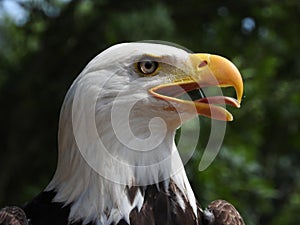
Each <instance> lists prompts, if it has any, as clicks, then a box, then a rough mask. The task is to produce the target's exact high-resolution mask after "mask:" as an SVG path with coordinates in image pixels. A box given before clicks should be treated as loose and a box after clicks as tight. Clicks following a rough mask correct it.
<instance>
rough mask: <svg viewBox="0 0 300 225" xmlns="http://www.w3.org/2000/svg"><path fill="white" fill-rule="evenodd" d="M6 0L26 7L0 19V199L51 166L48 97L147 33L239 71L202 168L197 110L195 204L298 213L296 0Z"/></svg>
mask: <svg viewBox="0 0 300 225" xmlns="http://www.w3.org/2000/svg"><path fill="white" fill-rule="evenodd" d="M10 1H14V2H15V3H16V4H18V5H19V6H20V7H21V8H22V9H23V10H24V12H26V16H25V17H24V18H23V19H21V20H18V21H14V20H13V19H12V18H10V17H9V16H6V15H5V14H3V12H2V15H1V20H0V109H1V110H0V138H1V141H0V206H5V205H12V204H21V203H23V202H25V201H27V200H29V199H31V198H32V197H33V196H35V195H36V194H38V193H39V192H40V191H41V190H43V188H44V187H45V186H46V185H47V183H48V182H49V180H50V179H51V177H52V176H53V173H54V171H55V167H56V160H57V127H58V117H59V111H60V107H61V104H62V101H63V98H64V95H65V93H66V91H67V90H68V88H69V86H70V85H71V83H72V81H73V80H74V79H75V77H76V76H77V75H78V74H79V73H80V71H81V70H82V69H83V68H84V66H85V65H86V64H87V63H88V62H89V61H90V60H91V59H92V58H93V57H94V56H95V55H96V54H98V53H99V52H101V51H102V50H104V49H106V48H107V47H109V46H111V45H113V44H116V43H120V42H127V41H138V40H145V39H148V40H149V39H150V40H153V39H158V40H164V41H170V42H175V43H177V44H180V45H182V46H185V47H186V48H188V49H190V50H192V51H194V52H209V53H215V54H219V55H223V56H226V57H227V58H229V59H230V60H232V61H233V62H234V63H235V64H236V65H237V67H238V68H239V69H240V71H241V73H242V75H243V78H244V84H245V93H244V99H243V102H242V107H241V109H238V110H236V109H232V108H231V109H230V111H231V112H232V113H233V114H234V118H235V120H234V121H233V122H230V123H228V124H227V132H226V136H225V140H224V143H223V147H222V149H221V152H220V153H219V154H218V156H217V158H216V159H215V161H214V162H213V164H212V165H211V166H210V167H209V168H208V169H207V170H205V171H203V172H199V171H198V165H199V161H200V158H201V155H202V152H203V149H204V148H205V143H206V140H207V138H208V134H209V133H210V120H209V119H206V118H201V126H202V127H201V138H200V143H199V146H198V148H199V149H198V151H197V152H196V153H195V154H194V156H193V157H192V159H191V160H190V161H189V163H188V164H187V165H186V170H187V173H188V176H189V178H190V181H191V184H192V186H193V189H194V190H195V194H196V196H197V198H198V200H199V202H200V203H201V204H202V205H203V206H206V205H207V204H208V203H209V202H210V201H212V200H214V199H217V198H223V199H226V200H228V201H230V202H232V203H233V204H234V205H235V206H236V207H237V208H238V209H239V211H240V212H241V214H242V216H243V217H244V218H245V222H246V224H248V225H256V224H264V225H283V224H284V225H287V224H291V225H292V224H298V223H299V222H298V221H300V213H299V212H300V169H299V168H300V165H299V164H300V151H299V150H300V137H299V126H300V123H299V122H300V121H299V117H300V62H299V56H298V55H299V51H300V41H299V38H300V20H299V15H300V1H299V0H282V1H275V0H273V1H271V0H259V1H258V0H245V1H238V0H236V1H234V0H231V1H229V0H228V1H224V0H223V1H221V0H214V1H209V0H206V1H203V0H202V1H201V0H198V1H196V0H186V1H179V0H177V1H175V0H172V1H171V0H169V1H167V0H166V1H151V0H144V1H140V0H132V1H120V0H119V1H117V0H112V1H108V0H99V1H89V0H81V1H79V0H78V1H75V0H74V1H70V2H69V1H59V0H53V1H50V0H48V1H46V0H40V1H17V0H10ZM3 3H4V1H3V0H0V10H2V9H3V7H4V6H3Z"/></svg>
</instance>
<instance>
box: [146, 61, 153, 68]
mask: <svg viewBox="0 0 300 225" xmlns="http://www.w3.org/2000/svg"><path fill="white" fill-rule="evenodd" d="M144 66H145V68H146V69H147V70H150V69H152V67H153V66H154V63H153V62H151V61H147V62H145V63H144Z"/></svg>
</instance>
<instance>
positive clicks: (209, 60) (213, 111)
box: [149, 54, 243, 121]
mask: <svg viewBox="0 0 300 225" xmlns="http://www.w3.org/2000/svg"><path fill="white" fill-rule="evenodd" d="M189 60H190V62H189V63H190V65H191V68H192V69H191V71H189V73H190V74H185V75H180V76H179V77H177V79H176V80H174V81H173V82H172V83H166V84H161V85H158V86H156V87H153V88H151V89H150V90H149V92H150V93H151V94H152V95H153V96H155V97H157V98H159V99H163V100H166V101H170V102H173V103H176V104H179V105H180V106H181V107H183V108H185V109H187V110H188V109H190V108H191V107H193V108H195V109H196V112H197V113H198V114H199V115H203V116H207V117H210V118H213V119H218V120H224V121H231V120H233V117H232V115H231V113H230V112H228V111H227V110H226V109H225V108H223V107H222V106H220V104H223V105H224V104H229V105H232V106H235V107H237V108H239V107H240V103H241V100H242V96H243V81H242V77H241V74H240V73H239V71H238V69H237V68H236V67H235V65H234V64H233V63H232V62H230V61H229V60H227V59H225V58H223V57H221V56H218V55H210V54H191V55H190V56H189ZM209 86H216V87H234V89H235V92H236V99H234V98H231V97H224V96H223V95H222V96H211V97H205V96H202V97H200V98H199V99H196V100H184V99H180V98H178V97H180V96H181V95H183V94H184V93H187V92H190V91H193V90H197V89H200V88H203V87H209Z"/></svg>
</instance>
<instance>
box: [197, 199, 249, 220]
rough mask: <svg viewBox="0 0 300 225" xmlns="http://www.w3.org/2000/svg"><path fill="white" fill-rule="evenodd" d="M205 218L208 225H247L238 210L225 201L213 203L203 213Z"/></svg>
mask: <svg viewBox="0 0 300 225" xmlns="http://www.w3.org/2000/svg"><path fill="white" fill-rule="evenodd" d="M203 217H204V221H205V222H204V224H207V225H245V223H244V221H243V218H242V217H241V216H240V214H239V212H238V211H237V210H236V208H234V206H233V205H232V204H230V203H229V202H227V201H225V200H215V201H213V202H211V203H210V204H209V205H208V207H207V209H205V210H204V211H203Z"/></svg>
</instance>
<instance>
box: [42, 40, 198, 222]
mask: <svg viewBox="0 0 300 225" xmlns="http://www.w3.org/2000/svg"><path fill="white" fill-rule="evenodd" d="M145 55H152V56H155V57H158V58H159V59H160V60H161V61H162V62H163V63H165V64H166V65H167V64H168V65H171V66H172V65H176V68H179V69H180V70H184V69H185V67H187V66H188V60H187V59H188V53H187V52H186V51H184V50H182V49H179V48H175V47H171V46H166V45H160V44H150V43H126V44H119V45H115V46H113V47H111V48H109V49H107V50H105V51H104V52H102V53H101V54H99V55H98V56H96V57H95V58H94V59H93V60H92V61H91V62H90V63H89V64H88V65H87V66H86V68H85V69H84V70H83V71H82V73H81V74H80V75H79V76H78V78H77V79H76V80H75V81H74V83H73V84H72V86H71V88H70V89H69V91H68V93H67V95H66V97H65V100H64V103H63V106H62V110H61V115H60V124H59V159H58V165H57V170H56V173H55V175H54V178H53V179H52V181H51V182H50V184H49V185H48V187H47V188H46V190H56V191H57V195H56V196H55V198H54V201H56V202H64V203H65V204H69V203H72V206H71V212H70V216H69V220H70V221H76V220H83V222H84V224H85V223H88V222H90V221H96V222H97V224H103V225H104V224H110V223H111V221H116V222H117V221H119V220H120V219H122V218H123V219H125V220H126V221H127V222H128V223H129V214H130V211H131V210H132V209H133V208H135V207H137V208H138V209H141V207H142V204H143V201H144V199H143V196H142V194H141V193H140V192H139V191H138V193H137V195H136V197H135V200H134V201H133V203H132V204H131V203H130V201H129V198H128V197H127V189H126V186H127V187H131V186H132V185H139V186H146V185H150V184H157V183H159V182H161V181H162V182H164V183H165V185H168V182H169V180H170V179H172V180H173V181H174V182H175V183H176V185H177V186H178V188H179V189H180V190H181V191H182V193H183V194H184V197H185V198H186V200H187V201H188V202H189V203H190V204H191V206H192V208H193V210H194V213H195V215H196V201H195V198H194V194H193V192H192V190H191V187H190V184H189V182H188V180H187V177H186V174H185V171H184V168H183V164H182V162H181V160H180V157H179V154H178V151H177V148H176V146H175V144H174V135H175V131H176V128H177V127H178V126H180V125H181V123H182V121H183V120H186V119H187V118H190V117H192V116H195V115H186V114H184V112H182V113H179V114H180V115H179V114H178V113H176V112H173V111H165V110H164V109H166V108H167V107H169V106H170V103H168V102H165V101H161V100H157V99H155V98H153V97H152V96H150V95H149V93H148V89H149V88H151V87H153V86H156V85H158V84H161V83H162V82H168V81H169V80H170V77H172V76H176V75H175V74H164V73H163V72H161V73H159V74H157V75H156V76H155V77H141V76H139V75H138V73H137V72H136V71H135V69H134V63H135V62H138V61H139V60H140V59H141V58H142V57H144V56H145ZM181 205H182V207H184V205H183V204H181Z"/></svg>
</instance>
